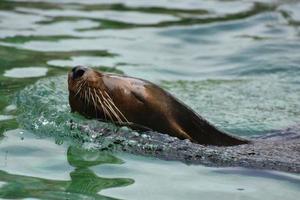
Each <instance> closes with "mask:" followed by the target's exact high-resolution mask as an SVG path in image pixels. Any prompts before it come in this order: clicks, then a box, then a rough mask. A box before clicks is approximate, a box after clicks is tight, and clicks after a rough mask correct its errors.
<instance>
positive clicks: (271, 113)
mask: <svg viewBox="0 0 300 200" xmlns="http://www.w3.org/2000/svg"><path fill="white" fill-rule="evenodd" d="M299 10H300V3H299V2H298V1H271V0H262V1H260V2H258V1H251V0H249V1H211V0H210V1H208V0H206V1H196V0H184V1H183V0H182V1H181V0H178V1H171V0H159V1H138V0H131V1H121V0H113V1H105V0H101V1H96V0H90V1H83V0H81V1H80V0H62V1H59V0H44V1H38V0H31V1H25V0H18V1H0V198H2V199H199V198H201V199H220V198H222V199H233V198H234V199H295V198H296V197H297V196H299V193H300V192H299V186H300V177H299V175H292V174H286V173H279V172H270V171H255V170H247V169H237V168H233V169H231V168H226V169H223V168H218V169H216V168H208V167H203V166H188V165H185V164H182V163H179V162H167V161H161V160H156V159H154V158H149V157H148V158H145V157H138V156H133V155H128V154H124V153H122V152H119V153H113V154H112V153H109V152H101V151H99V150H97V148H98V145H99V144H96V143H95V142H94V140H93V137H92V136H89V135H83V134H82V133H81V132H80V131H78V130H71V129H70V124H69V121H70V119H72V120H73V121H76V122H78V123H87V124H89V125H90V126H92V125H93V124H96V123H97V122H95V121H89V120H86V119H83V118H82V117H80V116H78V115H74V114H71V113H70V108H69V106H68V100H67V94H68V93H67V90H66V87H67V86H66V73H67V72H68V71H69V70H70V69H71V67H72V66H74V65H78V64H81V65H87V66H92V67H95V68H97V69H101V70H105V71H112V72H116V73H125V74H127V75H130V76H135V77H139V78H144V79H147V80H151V81H153V82H155V83H157V84H160V85H161V86H162V87H164V88H165V89H167V90H168V91H170V92H171V93H173V94H174V95H175V96H177V97H178V98H180V99H182V100H183V101H184V102H186V103H187V104H188V105H190V106H191V107H192V108H193V109H195V110H196V111H197V112H199V113H200V114H201V115H203V116H204V117H205V118H207V119H208V120H209V121H211V122H212V123H213V124H215V125H216V126H218V127H219V128H221V129H224V130H226V131H229V132H231V133H233V134H236V135H240V136H244V137H250V136H253V135H263V134H265V133H267V132H270V131H272V130H278V129H282V128H287V127H291V126H293V125H296V124H299V123H300V120H299V116H300V81H299V80H300V79H299V77H300V67H299V63H300V56H299V50H300V37H299V36H300V29H299V25H300V15H299ZM83 141H84V142H83Z"/></svg>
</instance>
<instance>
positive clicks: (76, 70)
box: [72, 66, 87, 79]
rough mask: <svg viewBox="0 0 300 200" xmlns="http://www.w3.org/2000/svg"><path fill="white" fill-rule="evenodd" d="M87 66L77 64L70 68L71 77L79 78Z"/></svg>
mask: <svg viewBox="0 0 300 200" xmlns="http://www.w3.org/2000/svg"><path fill="white" fill-rule="evenodd" d="M86 69H87V68H85V67H82V66H77V67H74V68H73V69H72V72H73V79H76V78H80V77H82V76H83V74H84V73H85V71H86Z"/></svg>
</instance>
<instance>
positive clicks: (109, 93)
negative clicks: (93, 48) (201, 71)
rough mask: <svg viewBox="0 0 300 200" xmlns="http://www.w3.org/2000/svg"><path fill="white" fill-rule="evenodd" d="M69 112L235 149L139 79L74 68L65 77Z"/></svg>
mask: <svg viewBox="0 0 300 200" xmlns="http://www.w3.org/2000/svg"><path fill="white" fill-rule="evenodd" d="M68 83H69V103H70V106H71V110H72V111H73V112H74V111H77V112H79V113H80V114H82V115H84V116H86V117H88V118H96V119H100V120H109V121H113V122H116V123H118V124H125V125H126V124H128V126H131V127H132V125H134V124H135V125H140V126H141V127H146V128H149V129H152V130H154V131H158V132H161V133H166V134H169V135H171V136H175V137H178V138H180V139H189V140H191V141H193V142H196V143H199V144H207V145H220V146H228V145H238V144H245V143H248V141H247V140H244V139H241V138H237V137H233V136H230V135H228V134H226V133H224V132H222V131H220V130H218V129H217V128H216V127H214V126H213V125H211V124H210V123H209V122H208V121H206V120H205V119H203V118H202V117H201V116H200V115H198V114H197V113H195V112H194V111H193V110H192V109H191V108H190V107H188V106H187V105H185V104H184V103H183V102H181V101H180V100H178V99H177V98H175V97H174V96H172V95H171V94H170V93H168V92H167V91H165V90H163V89H162V88H160V87H159V86H157V85H155V84H153V83H151V82H149V81H146V80H142V79H137V78H132V77H128V76H123V75H116V74H108V73H100V72H97V71H95V70H93V69H89V68H84V67H80V66H79V67H76V68H74V69H73V70H72V72H70V73H69V77H68Z"/></svg>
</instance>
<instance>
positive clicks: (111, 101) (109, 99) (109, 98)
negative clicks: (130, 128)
mask: <svg viewBox="0 0 300 200" xmlns="http://www.w3.org/2000/svg"><path fill="white" fill-rule="evenodd" d="M104 94H106V96H107V97H108V101H110V103H111V104H112V105H113V106H114V107H115V109H116V110H117V111H118V112H119V113H120V115H121V116H122V117H123V118H124V120H125V121H126V122H129V121H128V120H127V118H126V117H125V116H124V114H123V113H122V112H121V111H120V110H119V108H118V107H117V106H116V104H115V103H114V102H113V100H112V98H111V97H110V95H109V94H108V93H107V92H106V91H104Z"/></svg>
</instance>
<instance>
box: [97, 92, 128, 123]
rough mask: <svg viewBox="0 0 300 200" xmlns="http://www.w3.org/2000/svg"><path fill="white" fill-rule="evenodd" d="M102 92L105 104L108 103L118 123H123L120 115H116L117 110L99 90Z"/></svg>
mask: <svg viewBox="0 0 300 200" xmlns="http://www.w3.org/2000/svg"><path fill="white" fill-rule="evenodd" d="M98 91H99V92H100V95H101V96H102V98H103V100H104V104H105V103H106V104H107V106H108V108H109V110H110V111H111V112H112V114H113V115H114V116H115V117H116V119H117V121H118V122H119V123H122V122H123V121H122V119H121V118H120V116H119V115H118V113H116V111H115V109H114V108H113V107H112V106H111V104H110V102H109V101H108V100H107V98H105V97H104V96H103V94H102V92H101V90H98Z"/></svg>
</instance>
